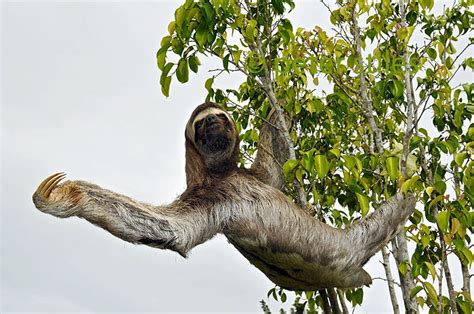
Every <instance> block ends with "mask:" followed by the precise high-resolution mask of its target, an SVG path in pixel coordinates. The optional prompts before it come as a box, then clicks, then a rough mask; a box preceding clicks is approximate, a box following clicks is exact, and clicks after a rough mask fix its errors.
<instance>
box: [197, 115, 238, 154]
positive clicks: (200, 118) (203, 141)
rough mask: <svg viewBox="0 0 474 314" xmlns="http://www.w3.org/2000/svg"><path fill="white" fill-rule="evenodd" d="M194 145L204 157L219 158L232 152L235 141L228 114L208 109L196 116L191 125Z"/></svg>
mask: <svg viewBox="0 0 474 314" xmlns="http://www.w3.org/2000/svg"><path fill="white" fill-rule="evenodd" d="M193 130H194V144H195V145H196V148H197V149H198V150H199V151H200V152H201V154H204V155H206V156H216V157H218V156H221V155H226V153H228V152H232V150H233V147H234V144H235V140H234V129H233V123H232V122H231V121H230V118H229V116H228V114H227V113H226V112H224V111H222V110H220V109H217V108H209V109H207V110H204V111H203V112H201V113H200V114H198V115H197V116H196V118H195V119H194V123H193Z"/></svg>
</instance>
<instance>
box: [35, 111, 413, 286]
mask: <svg viewBox="0 0 474 314" xmlns="http://www.w3.org/2000/svg"><path fill="white" fill-rule="evenodd" d="M185 137H186V180H187V189H186V191H185V192H184V193H183V194H182V195H181V196H179V197H178V199H176V200H175V201H174V202H172V203H171V204H169V205H162V206H154V205H150V204H146V203H143V202H138V201H135V200H133V199H131V198H129V197H127V196H124V195H120V194H118V193H115V192H112V191H109V190H106V189H103V188H101V187H99V186H97V185H95V184H91V183H88V182H85V181H66V182H64V183H62V184H60V181H61V180H62V179H63V178H64V174H63V173H59V174H54V175H52V176H50V177H48V178H47V179H45V180H44V181H43V182H42V183H41V184H40V186H39V187H38V189H37V190H36V192H35V193H34V194H33V202H34V204H35V205H36V207H37V208H38V209H39V210H40V211H42V212H45V213H48V214H51V215H54V216H56V217H61V218H65V217H70V216H77V217H81V218H84V219H86V220H88V221H89V222H91V223H93V224H95V225H97V226H99V227H101V228H104V229H105V230H107V231H109V232H110V233H112V234H113V235H115V236H117V237H119V238H121V239H123V240H125V241H128V242H132V243H135V244H145V245H148V246H152V247H155V248H160V249H169V250H173V251H176V252H178V253H179V254H180V255H182V256H186V254H187V253H188V252H189V251H190V250H191V249H192V248H193V247H195V246H197V245H199V244H201V243H203V242H205V241H207V240H209V239H211V238H212V237H214V236H215V235H216V234H218V233H222V234H224V235H225V236H226V237H227V239H228V240H229V242H230V243H231V244H232V245H234V246H235V247H236V248H237V250H239V252H241V253H242V254H243V255H244V256H245V257H246V258H247V259H248V260H249V261H250V262H251V263H252V264H253V265H255V266H256V267H257V268H258V269H260V270H261V271H262V272H263V273H264V274H265V275H266V276H267V277H268V278H269V279H270V280H271V281H273V282H274V283H275V284H277V285H279V286H281V287H283V288H286V289H291V290H307V291H308V290H318V289H322V288H327V287H339V288H353V287H359V286H362V285H367V284H370V283H371V277H370V276H369V274H368V273H367V272H365V271H364V270H363V269H362V266H363V265H364V264H365V263H366V262H367V260H368V259H369V258H370V257H371V256H372V255H374V254H375V253H376V252H377V251H378V250H379V249H380V248H381V247H382V246H383V245H385V244H386V243H387V242H388V241H389V240H390V239H391V238H392V237H393V236H394V235H395V233H396V232H397V231H398V229H399V228H400V227H401V226H403V224H404V223H405V221H406V219H407V218H408V216H409V215H410V214H411V212H412V211H413V208H414V200H413V198H412V197H410V196H404V195H402V194H397V195H396V196H394V197H393V198H392V199H390V200H389V201H388V202H386V203H385V204H383V205H381V206H380V207H379V208H378V209H377V210H376V211H375V212H373V213H372V214H370V215H368V216H367V217H365V218H364V219H362V220H360V221H359V222H357V223H354V224H353V225H351V226H350V227H349V228H347V229H336V228H333V227H331V226H329V225H326V224H324V223H322V222H320V221H318V220H317V219H315V218H314V217H312V216H310V215H309V214H308V213H306V212H305V211H304V210H302V209H301V208H299V207H298V206H297V205H295V204H294V203H293V202H292V201H291V200H290V199H289V198H288V197H287V196H286V195H284V194H283V193H282V192H281V191H280V190H279V189H278V188H275V185H276V184H275V182H274V181H275V180H274V179H275V178H273V179H272V175H271V173H269V172H268V171H267V173H263V172H264V171H265V169H264V168H265V167H262V168H263V170H262V169H252V170H247V169H242V168H239V167H238V166H237V162H238V158H239V135H238V132H237V130H236V126H235V123H234V121H233V120H232V118H231V117H230V115H229V114H228V113H227V112H226V111H225V110H223V109H222V108H221V107H220V106H219V105H217V104H214V103H205V104H202V105H200V106H198V107H197V108H196V109H195V110H194V112H193V113H192V115H191V117H190V119H189V122H188V123H187V125H186V131H185ZM262 156H263V154H261V156H259V155H258V154H257V159H259V158H260V159H261V160H260V163H262V160H263V159H264V157H262ZM256 163H258V161H256ZM267 170H268V169H267ZM272 180H273V181H272ZM276 181H278V180H276Z"/></svg>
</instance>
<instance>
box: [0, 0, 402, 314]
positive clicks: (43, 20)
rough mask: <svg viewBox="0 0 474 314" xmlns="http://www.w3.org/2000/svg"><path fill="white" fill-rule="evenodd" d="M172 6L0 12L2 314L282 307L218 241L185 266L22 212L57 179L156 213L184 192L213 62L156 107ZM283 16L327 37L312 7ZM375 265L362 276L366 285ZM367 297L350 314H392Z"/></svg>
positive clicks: (27, 7) (15, 7)
mask: <svg viewBox="0 0 474 314" xmlns="http://www.w3.org/2000/svg"><path fill="white" fill-rule="evenodd" d="M179 4H180V2H178V1H161V2H107V1H97V2H80V1H76V2H67V3H66V2H2V4H1V5H2V6H1V11H2V12H1V30H2V32H1V33H2V46H1V52H2V53H1V57H2V59H1V60H2V66H1V69H2V71H1V72H2V75H1V92H2V95H1V104H2V106H1V119H2V123H1V145H2V162H1V170H2V172H1V194H0V198H1V293H0V305H1V307H0V311H1V312H14V311H23V312H31V311H35V312H54V311H58V312H119V311H121V312H146V311H153V312H158V311H159V312H177V311H179V312H211V311H216V312H224V311H227V312H229V311H234V312H260V311H261V310H260V306H259V301H260V300H262V299H264V300H266V301H268V302H269V303H270V307H271V308H272V309H273V310H277V309H279V307H280V305H279V304H277V303H274V302H272V301H271V300H267V297H266V295H267V292H268V290H269V289H271V288H273V287H274V285H273V284H272V283H271V282H270V281H269V280H268V279H267V278H266V277H265V276H264V275H263V274H262V273H260V272H259V271H258V270H257V269H256V268H254V267H253V266H252V265H250V263H249V262H248V261H247V260H246V259H245V258H243V257H242V256H241V255H240V254H239V253H238V252H237V251H236V250H235V249H234V248H233V247H232V246H231V245H230V244H228V243H227V241H226V239H225V237H223V236H217V237H216V238H214V239H213V240H211V241H208V242H207V243H205V244H203V245H200V246H198V247H197V248H195V249H194V250H193V251H192V253H191V256H190V257H189V258H188V259H183V258H181V257H180V256H179V255H178V254H176V253H174V252H170V251H163V250H157V249H153V248H150V247H146V246H136V245H132V244H130V243H126V242H123V241H122V240H120V239H118V238H115V237H113V236H112V235H110V234H109V233H107V232H106V231H104V230H102V229H100V228H97V227H95V226H93V225H92V224H90V223H88V222H86V221H84V220H81V219H79V218H69V219H58V218H55V217H53V216H49V215H45V214H43V213H41V212H39V211H38V210H36V209H35V208H34V206H33V203H32V201H31V195H32V193H33V191H34V190H35V189H36V187H37V185H38V184H39V183H40V182H41V181H42V180H43V179H44V178H45V177H46V176H48V175H50V174H51V173H54V172H59V171H64V172H66V173H67V175H68V178H69V179H82V180H87V181H90V182H93V183H96V184H98V185H100V186H102V187H105V188H108V189H111V190H113V191H116V192H119V193H123V194H126V195H128V196H130V197H133V198H135V199H138V200H140V201H146V202H150V203H155V204H163V203H169V202H171V201H172V200H173V199H174V198H176V197H177V196H178V195H179V194H180V193H182V192H183V191H184V189H185V187H186V185H185V174H184V126H185V123H186V121H187V119H188V117H189V115H190V113H191V112H192V110H193V109H194V107H196V106H197V105H198V104H200V103H202V102H203V101H204V98H205V95H206V93H205V89H204V82H205V80H206V79H207V78H208V77H209V73H207V71H208V70H211V69H214V68H217V67H218V66H219V63H217V62H216V61H215V60H214V61H213V60H202V63H203V67H202V69H200V72H199V73H198V74H197V75H196V74H190V82H189V83H187V84H185V85H181V84H179V83H177V82H176V81H174V82H173V83H172V86H171V91H170V97H169V98H165V97H164V96H162V95H161V91H160V86H159V75H160V73H159V70H158V69H157V67H156V59H155V54H156V51H157V49H158V48H159V43H160V40H161V38H162V37H163V36H164V35H165V34H166V32H167V25H168V23H169V22H170V21H171V20H172V19H173V14H174V10H175V9H176V8H177V7H178V5H179ZM290 18H291V19H292V22H293V25H294V26H295V27H298V26H304V27H308V28H311V27H313V26H314V25H315V24H319V25H323V26H328V25H327V21H328V17H327V13H326V10H325V9H324V8H323V7H322V5H321V4H320V3H319V2H318V1H306V2H302V3H299V4H298V6H297V8H296V10H295V12H293V13H292V15H291V16H290ZM219 84H220V86H229V87H231V86H235V84H236V80H235V77H234V78H232V77H228V78H224V79H221V80H220V81H219ZM380 260H381V256H380V255H376V256H375V257H373V258H372V259H371V261H370V262H369V264H368V265H367V266H366V269H367V270H368V271H369V272H370V274H371V275H372V276H373V277H382V276H383V268H382V265H381V263H380ZM364 293H365V296H364V298H365V302H364V303H365V305H364V307H363V308H359V310H358V311H357V312H374V313H375V312H377V313H381V312H390V311H391V306H390V304H389V301H388V292H387V288H386V284H385V283H384V282H382V281H380V280H375V281H374V284H373V285H372V287H371V288H369V289H364ZM399 301H400V303H402V302H401V298H400V299H399ZM285 307H287V306H285Z"/></svg>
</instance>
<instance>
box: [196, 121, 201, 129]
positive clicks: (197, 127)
mask: <svg viewBox="0 0 474 314" xmlns="http://www.w3.org/2000/svg"><path fill="white" fill-rule="evenodd" d="M201 125H202V120H199V121H198V122H196V123H195V124H194V129H195V130H197V129H199V128H200V127H201Z"/></svg>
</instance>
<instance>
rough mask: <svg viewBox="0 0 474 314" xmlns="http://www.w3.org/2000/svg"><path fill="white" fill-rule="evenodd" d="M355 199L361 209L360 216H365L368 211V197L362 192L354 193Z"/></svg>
mask: <svg viewBox="0 0 474 314" xmlns="http://www.w3.org/2000/svg"><path fill="white" fill-rule="evenodd" d="M356 195H357V201H358V202H359V206H360V209H361V213H362V217H365V216H366V215H367V213H368V212H369V199H368V198H367V197H366V196H365V195H362V194H359V193H356Z"/></svg>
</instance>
